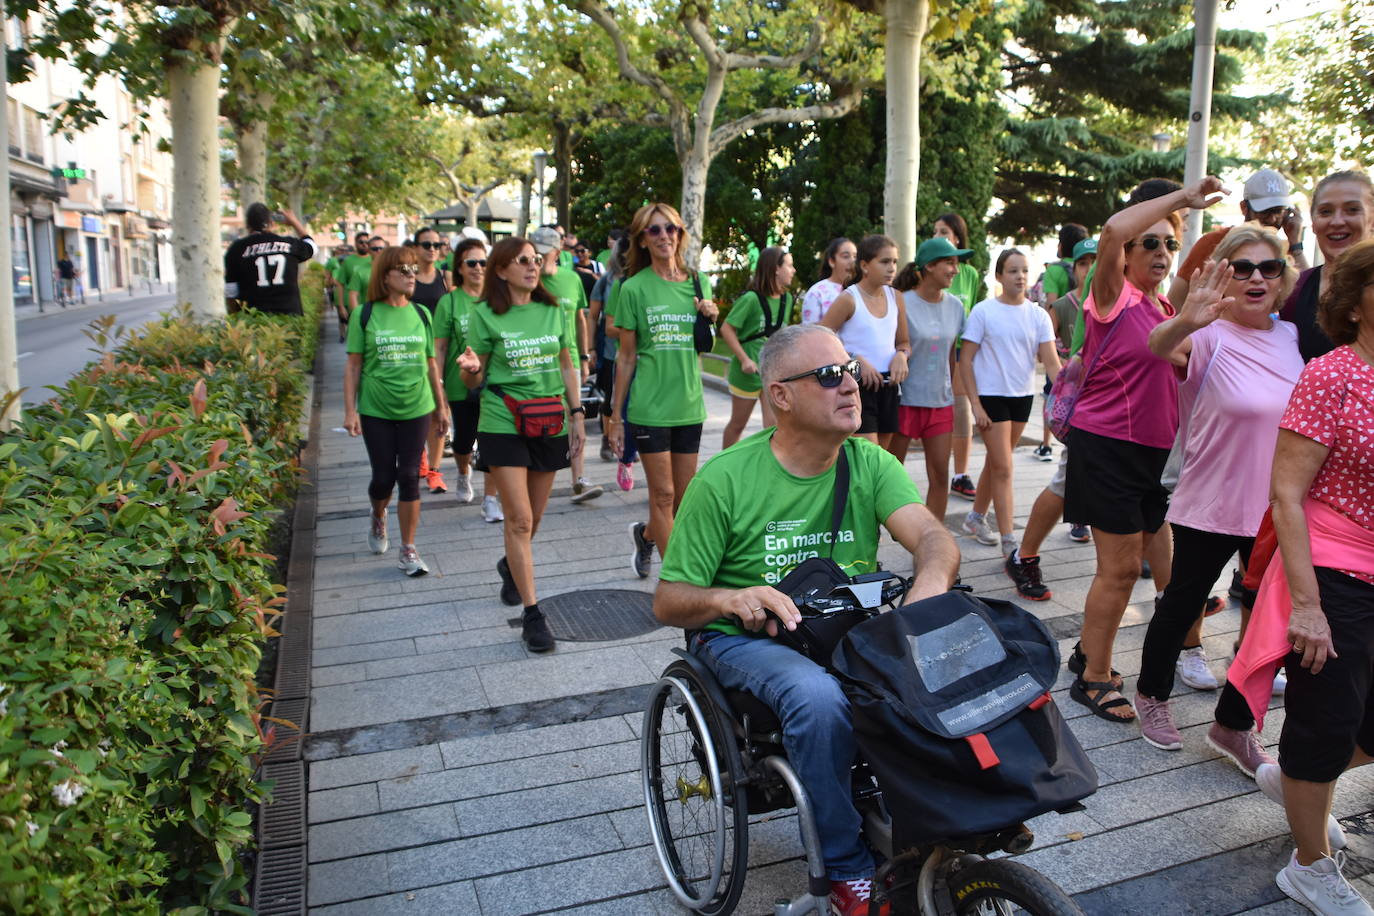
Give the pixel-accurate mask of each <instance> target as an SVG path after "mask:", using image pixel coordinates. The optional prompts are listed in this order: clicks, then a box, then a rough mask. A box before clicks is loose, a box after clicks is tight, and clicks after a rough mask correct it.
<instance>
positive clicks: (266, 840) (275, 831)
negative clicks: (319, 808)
mask: <svg viewBox="0 0 1374 916" xmlns="http://www.w3.org/2000/svg"><path fill="white" fill-rule="evenodd" d="M262 781H263V782H268V781H270V782H272V783H273V786H272V801H271V802H270V803H268V804H265V805H263V806H262V808H261V809H260V810H259V811H258V845H259V846H260V847H261V848H263V849H271V848H273V847H276V846H298V845H300V844H302V843H304V842H305V764H304V763H303V762H301V761H299V760H281V761H270V762H268V763H264V764H263V765H262Z"/></svg>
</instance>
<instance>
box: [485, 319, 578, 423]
mask: <svg viewBox="0 0 1374 916" xmlns="http://www.w3.org/2000/svg"><path fill="white" fill-rule="evenodd" d="M467 345H468V346H470V347H472V351H473V352H474V353H476V354H477V355H478V356H487V355H488V354H490V359H489V360H488V361H487V388H486V390H485V391H483V392H482V414H481V418H480V419H479V420H478V421H477V431H478V432H479V433H505V434H506V435H515V420H514V419H513V418H512V417H511V414H510V410H509V409H508V408H507V407H506V403H505V401H503V400H502V399H501V397H500V396H499V395H497V394H496V392H494V391H492V390H491V386H492V385H499V386H500V387H501V390H502V391H503V392H505V393H506V394H507V395H509V396H510V397H512V398H514V399H515V400H517V401H523V400H526V399H527V398H547V397H554V396H556V395H561V394H563V393H564V385H563V372H562V369H561V368H560V367H559V365H558V354H559V353H561V352H562V351H564V350H566V349H568V347H569V341H568V326H567V321H566V320H565V319H564V318H563V309H562V308H559V307H557V306H548V305H545V304H544V303H542V302H531V303H529V304H527V305H514V306H511V308H510V310H509V311H507V312H506V314H504V315H497V314H495V313H493V312H492V310H491V307H490V306H488V305H487V304H486V303H485V302H478V303H476V304H475V305H473V306H472V308H471V309H470V310H469V311H468V335H467ZM567 429H568V428H567V426H566V425H565V426H564V427H563V433H562V435H565V436H566V435H567V434H568V432H567Z"/></svg>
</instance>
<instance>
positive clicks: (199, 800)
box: [0, 271, 320, 914]
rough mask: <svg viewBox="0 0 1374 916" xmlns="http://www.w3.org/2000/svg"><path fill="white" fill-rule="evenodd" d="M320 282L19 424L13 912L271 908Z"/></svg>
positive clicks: (139, 349) (101, 380) (5, 497)
mask: <svg viewBox="0 0 1374 916" xmlns="http://www.w3.org/2000/svg"><path fill="white" fill-rule="evenodd" d="M302 285H303V287H304V292H305V296H306V298H307V300H308V301H309V304H310V309H309V311H310V313H311V314H309V315H307V316H306V317H304V318H301V319H285V320H283V319H274V318H268V317H266V316H261V315H252V316H235V317H233V318H231V319H230V320H229V321H227V322H212V323H196V322H193V321H191V320H190V319H189V317H188V315H187V314H185V313H181V314H176V315H172V316H168V317H165V318H164V319H163V320H161V321H158V322H154V323H153V324H151V325H149V326H147V327H146V328H144V329H143V330H141V331H140V332H138V333H137V335H136V336H134V337H133V338H131V339H129V340H127V341H126V342H123V343H122V344H121V345H119V346H117V347H115V348H114V349H113V351H112V352H107V353H106V355H105V356H104V358H103V359H102V360H101V361H99V362H97V363H93V364H91V365H90V366H88V367H87V369H86V370H85V371H84V372H83V373H82V374H81V375H79V376H78V377H76V378H74V379H73V380H72V381H71V382H70V383H69V384H68V385H67V386H66V387H65V389H63V390H62V391H60V392H59V393H58V395H57V396H56V397H55V398H54V399H53V400H52V401H50V402H49V403H47V404H45V405H42V406H40V407H38V408H35V409H34V410H32V411H31V412H30V413H28V414H27V415H26V417H25V418H24V420H23V422H22V424H21V425H20V426H19V427H18V428H17V429H16V430H14V431H13V432H11V433H10V434H8V435H7V436H5V437H4V439H3V441H0V672H3V674H0V677H3V679H4V681H5V683H4V685H3V687H0V910H4V911H7V912H18V913H63V914H67V913H101V914H106V913H121V914H124V913H155V912H169V911H181V912H187V913H192V912H207V911H219V912H249V910H248V907H247V902H248V901H247V893H246V884H247V877H246V872H247V868H246V863H247V861H248V858H249V854H250V853H251V849H250V843H251V840H252V811H253V809H254V807H255V805H256V804H257V803H258V802H260V801H261V798H262V793H261V792H260V790H259V788H258V787H257V786H256V785H255V783H254V774H255V771H256V768H257V763H258V756H257V755H259V754H260V753H261V752H262V750H263V744H264V742H263V735H262V733H261V732H260V730H259V729H260V726H261V725H262V720H261V719H260V716H259V711H260V709H261V706H262V703H263V701H264V699H265V698H264V697H263V696H261V695H260V692H259V691H258V690H257V689H256V688H255V686H254V676H255V673H256V671H257V668H258V663H259V660H260V658H261V653H262V646H263V644H264V641H265V639H266V638H267V637H268V636H271V635H273V634H274V631H273V630H272V622H273V619H274V618H275V617H276V616H277V615H278V613H279V609H280V605H281V604H282V601H283V599H282V597H281V593H282V591H283V589H282V587H281V586H280V585H277V584H274V582H273V581H272V577H273V575H274V571H275V562H274V558H273V557H271V556H270V555H268V554H267V553H266V552H265V550H264V548H265V546H266V545H267V543H268V535H269V530H270V528H271V526H272V523H273V520H274V518H275V517H276V515H277V513H279V512H280V511H281V510H282V509H283V508H285V507H286V506H288V505H289V504H290V502H291V499H292V496H293V493H294V491H295V487H296V484H297V480H298V467H297V463H296V454H297V451H298V445H299V443H298V439H299V432H298V429H299V426H298V424H299V421H300V418H301V417H302V415H303V412H304V410H305V405H306V398H307V393H308V382H307V377H306V374H305V365H306V364H304V363H303V362H302V360H303V358H305V357H307V356H309V355H312V354H313V352H314V343H315V329H316V328H317V327H318V315H319V299H320V297H319V282H318V272H313V271H312V272H311V273H310V275H308V276H307V277H306V278H305V279H304V280H303V284H302ZM102 326H103V327H104V328H105V329H106V330H108V327H109V323H108V322H106V323H104V324H103V325H102ZM93 336H95V337H97V338H101V337H102V336H103V335H102V333H101V332H100V330H99V328H97V330H96V332H95V333H94V334H93ZM103 342H105V343H109V341H108V340H106V341H103Z"/></svg>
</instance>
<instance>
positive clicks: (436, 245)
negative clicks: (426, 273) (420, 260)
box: [415, 242, 448, 251]
mask: <svg viewBox="0 0 1374 916" xmlns="http://www.w3.org/2000/svg"><path fill="white" fill-rule="evenodd" d="M415 244H416V245H419V246H420V247H421V248H423V249H424V250H425V251H439V250H440V249H443V248H447V247H448V245H447V244H446V243H444V242H416V243H415Z"/></svg>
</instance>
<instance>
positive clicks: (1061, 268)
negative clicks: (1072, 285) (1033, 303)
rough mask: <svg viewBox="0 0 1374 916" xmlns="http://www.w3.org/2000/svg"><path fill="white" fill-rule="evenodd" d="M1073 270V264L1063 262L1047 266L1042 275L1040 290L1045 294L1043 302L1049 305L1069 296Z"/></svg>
mask: <svg viewBox="0 0 1374 916" xmlns="http://www.w3.org/2000/svg"><path fill="white" fill-rule="evenodd" d="M1071 270H1073V264H1072V263H1068V264H1065V263H1064V262H1063V261H1055V262H1054V263H1052V264H1046V265H1045V272H1044V273H1043V274H1041V275H1040V288H1041V289H1042V290H1044V293H1045V294H1044V297H1043V300H1042V301H1044V302H1046V303H1049V302H1053V301H1055V300H1056V299H1060V298H1062V297H1064V296H1066V295H1068V292H1069V278H1070V277H1071V276H1072V274H1071V273H1070V271H1071Z"/></svg>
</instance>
